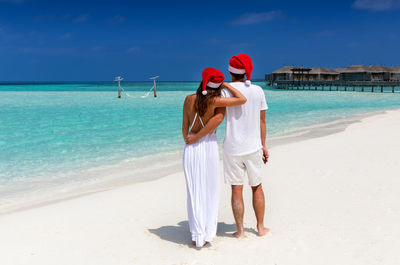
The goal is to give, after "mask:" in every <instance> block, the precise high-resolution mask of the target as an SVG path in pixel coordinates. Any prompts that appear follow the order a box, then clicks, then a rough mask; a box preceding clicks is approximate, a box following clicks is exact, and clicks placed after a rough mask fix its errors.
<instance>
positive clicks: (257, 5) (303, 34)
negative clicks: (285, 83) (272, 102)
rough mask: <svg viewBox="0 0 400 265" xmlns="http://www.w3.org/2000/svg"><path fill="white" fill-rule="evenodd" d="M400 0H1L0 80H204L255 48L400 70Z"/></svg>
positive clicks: (260, 56) (294, 57)
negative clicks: (210, 69) (207, 70)
mask: <svg viewBox="0 0 400 265" xmlns="http://www.w3.org/2000/svg"><path fill="white" fill-rule="evenodd" d="M399 28H400V0H349V1H340V0H337V1H291V0H280V1H251V0H247V1H236V0H233V1H146V2H145V1H138V2H136V1H118V0H114V1H111V0H101V1H73V0H71V1H40V0H38V1H36V0H0V81H107V80H112V79H113V78H114V76H116V75H122V76H124V77H125V79H126V80H132V81H139V80H147V79H148V77H150V76H153V75H160V76H161V79H160V80H164V81H166V80H182V81H187V80H199V79H200V78H201V71H202V69H203V68H205V67H209V66H211V67H215V68H219V69H221V70H222V71H223V72H224V73H226V74H228V72H227V71H226V69H227V65H228V61H229V58H230V57H231V56H232V55H234V54H238V53H247V54H249V55H250V56H251V57H252V59H253V62H254V66H255V69H254V71H253V74H252V76H253V78H257V77H259V78H261V77H263V75H264V74H265V73H268V72H270V71H272V70H274V69H276V68H279V67H281V66H283V65H303V66H322V67H342V66H346V65H349V64H367V65H368V64H386V65H399V66H400V48H399V47H400V30H399Z"/></svg>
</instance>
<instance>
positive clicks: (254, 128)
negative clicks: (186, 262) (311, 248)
mask: <svg viewBox="0 0 400 265" xmlns="http://www.w3.org/2000/svg"><path fill="white" fill-rule="evenodd" d="M252 70H253V63H252V61H251V58H250V57H249V56H248V55H246V54H239V55H235V56H233V57H232V58H231V60H230V62H229V72H230V74H231V76H232V83H231V85H232V86H234V87H235V88H236V89H238V90H239V91H240V92H241V93H242V94H243V95H244V96H245V97H246V99H247V102H246V103H245V104H244V105H241V106H235V107H227V108H226V134H225V140H224V144H223V161H224V178H225V183H227V184H230V185H231V187H232V199H231V203H232V211H233V216H234V218H235V222H236V228H237V230H236V232H235V233H234V234H233V235H234V236H235V237H238V238H240V237H243V236H244V227H243V216H244V203H243V182H244V177H245V175H246V173H247V176H248V181H249V184H250V186H251V188H252V192H253V208H254V211H255V215H256V219H257V230H258V235H259V236H264V235H265V234H266V233H267V232H268V231H269V229H268V228H266V227H265V226H264V212H265V198H264V192H263V190H262V184H261V175H262V166H263V162H264V164H265V163H267V162H268V157H269V154H268V150H267V147H266V145H265V138H266V124H265V110H266V109H268V106H267V103H266V100H265V95H264V92H263V90H262V89H261V87H259V86H256V85H252V84H251V82H250V79H251V72H252ZM245 76H246V77H247V80H246V82H245V80H244V78H245ZM222 95H223V96H224V97H230V96H231V95H230V93H229V92H228V91H227V90H223V91H222ZM224 115H225V109H218V110H217V111H216V115H215V116H214V117H213V118H212V119H210V120H209V121H208V123H207V125H206V126H205V127H204V128H203V129H202V130H201V131H200V132H198V133H197V134H191V135H189V136H188V138H187V140H186V141H187V143H188V144H192V143H195V142H196V141H197V140H198V139H200V138H201V137H203V136H205V135H206V134H208V133H210V132H212V131H214V130H215V129H216V128H217V127H218V125H219V124H220V123H221V122H222V121H223V118H224Z"/></svg>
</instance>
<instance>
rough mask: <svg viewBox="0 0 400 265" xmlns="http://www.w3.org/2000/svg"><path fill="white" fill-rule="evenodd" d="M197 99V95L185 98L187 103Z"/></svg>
mask: <svg viewBox="0 0 400 265" xmlns="http://www.w3.org/2000/svg"><path fill="white" fill-rule="evenodd" d="M195 99H196V94H191V95H187V96H186V98H185V102H192V101H194V100H195Z"/></svg>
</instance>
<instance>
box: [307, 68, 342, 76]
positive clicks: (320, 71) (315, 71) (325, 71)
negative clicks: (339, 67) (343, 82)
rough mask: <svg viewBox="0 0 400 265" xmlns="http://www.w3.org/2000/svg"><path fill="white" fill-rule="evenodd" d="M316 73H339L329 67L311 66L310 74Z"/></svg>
mask: <svg viewBox="0 0 400 265" xmlns="http://www.w3.org/2000/svg"><path fill="white" fill-rule="evenodd" d="M318 74H323V75H338V74H339V73H338V72H336V71H335V70H332V69H330V68H322V67H313V68H311V71H310V75H318Z"/></svg>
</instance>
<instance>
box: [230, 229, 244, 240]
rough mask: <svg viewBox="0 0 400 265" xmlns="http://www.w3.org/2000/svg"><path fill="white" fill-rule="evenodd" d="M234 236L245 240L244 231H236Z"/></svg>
mask: <svg viewBox="0 0 400 265" xmlns="http://www.w3.org/2000/svg"><path fill="white" fill-rule="evenodd" d="M233 236H234V237H236V238H243V237H244V231H236V232H235V233H233Z"/></svg>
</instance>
